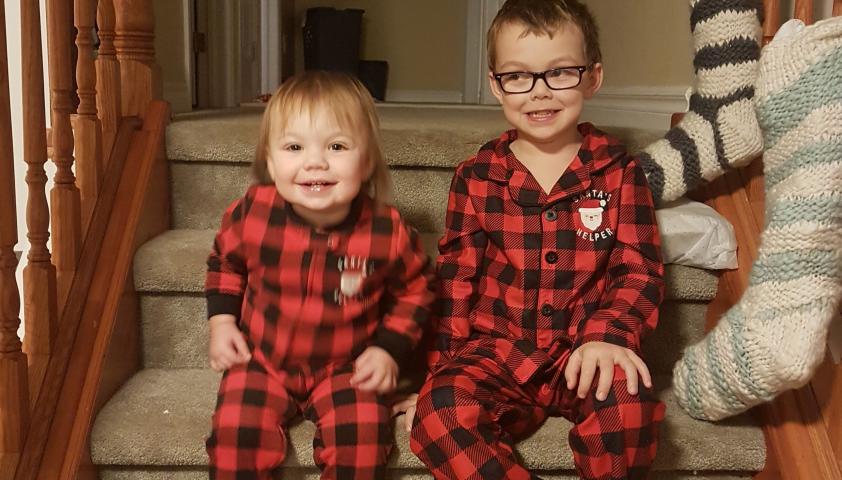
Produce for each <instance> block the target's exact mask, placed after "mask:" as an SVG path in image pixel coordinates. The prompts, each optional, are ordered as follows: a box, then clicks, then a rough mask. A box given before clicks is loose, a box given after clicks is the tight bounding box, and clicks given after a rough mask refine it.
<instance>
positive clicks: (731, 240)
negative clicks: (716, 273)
mask: <svg viewBox="0 0 842 480" xmlns="http://www.w3.org/2000/svg"><path fill="white" fill-rule="evenodd" d="M655 217H656V218H657V220H658V229H659V231H660V232H661V253H662V254H663V257H664V263H676V264H680V265H687V266H691V267H698V268H706V269H708V270H722V269H733V268H737V237H736V236H735V235H734V227H733V226H732V225H731V224H730V223H729V222H728V220H726V219H725V218H724V217H723V216H722V215H720V214H719V213H718V212H717V211H716V210H714V209H712V208H711V207H709V206H707V205H705V204H704V203H700V202H694V201H692V200H688V199H684V198H680V199H678V200H676V201H674V202H670V203H668V204H665V205H664V206H663V207H662V208H659V209H658V210H656V211H655Z"/></svg>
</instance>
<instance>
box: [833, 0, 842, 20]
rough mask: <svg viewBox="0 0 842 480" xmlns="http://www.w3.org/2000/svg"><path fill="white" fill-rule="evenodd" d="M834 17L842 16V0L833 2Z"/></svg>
mask: <svg viewBox="0 0 842 480" xmlns="http://www.w3.org/2000/svg"><path fill="white" fill-rule="evenodd" d="M833 16H834V17H839V16H842V0H833Z"/></svg>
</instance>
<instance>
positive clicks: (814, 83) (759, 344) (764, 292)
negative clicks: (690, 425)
mask: <svg viewBox="0 0 842 480" xmlns="http://www.w3.org/2000/svg"><path fill="white" fill-rule="evenodd" d="M756 106H757V113H758V117H759V119H760V125H761V127H762V129H763V136H764V141H765V143H766V152H765V153H764V156H763V162H764V168H763V171H764V179H765V183H766V220H765V222H766V226H765V228H764V230H763V233H762V234H761V243H760V248H759V251H758V257H757V259H756V260H755V262H754V265H753V267H752V270H751V273H750V275H749V287H748V289H747V290H746V292H745V293H744V294H743V297H742V298H741V299H740V301H739V303H737V304H736V305H735V306H734V307H732V308H731V309H730V310H729V311H728V312H727V313H726V314H725V316H724V317H723V318H722V319H721V320H720V321H719V324H718V325H717V326H716V327H715V328H714V329H713V330H712V331H711V332H710V333H708V335H707V336H706V337H705V338H704V339H703V340H702V341H701V342H700V343H698V344H696V345H693V346H691V347H688V348H687V349H686V350H685V351H684V356H683V358H682V359H681V360H680V361H679V362H678V363H677V364H676V366H675V369H674V371H673V373H674V386H675V393H676V396H677V397H678V400H679V403H680V404H681V406H682V407H683V408H684V409H685V410H687V412H688V413H689V414H690V415H692V416H693V417H696V418H702V419H707V420H718V419H721V418H725V417H728V416H731V415H735V414H737V413H739V412H742V411H744V410H746V409H747V408H749V407H751V406H753V405H757V404H759V403H763V402H765V401H768V400H771V399H772V398H774V397H775V396H776V395H778V394H779V393H781V392H783V391H785V390H789V389H792V388H797V387H800V386H802V385H804V384H805V383H807V382H808V381H809V380H810V378H811V377H812V376H813V374H814V373H815V370H816V368H817V367H818V365H819V364H820V363H821V361H822V359H823V358H824V352H825V346H826V342H827V331H828V326H829V325H830V322H831V320H832V319H833V318H834V317H835V316H836V315H837V312H838V307H839V304H840V300H842V17H837V18H832V19H828V20H823V21H821V22H818V23H816V24H815V25H812V26H809V27H806V28H804V29H803V30H801V31H800V32H797V33H795V34H793V35H791V36H789V37H786V38H782V39H778V38H776V39H775V41H773V42H772V43H770V44H769V45H768V46H767V47H766V48H765V49H764V50H763V54H762V57H761V59H760V74H759V78H758V82H757V97H756Z"/></svg>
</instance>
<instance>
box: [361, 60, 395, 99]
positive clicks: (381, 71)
mask: <svg viewBox="0 0 842 480" xmlns="http://www.w3.org/2000/svg"><path fill="white" fill-rule="evenodd" d="M388 78H389V64H388V63H387V62H385V61H383V60H360V82H362V84H363V85H365V88H367V89H368V91H369V93H371V96H372V97H374V98H376V99H377V100H380V101H385V100H386V80H387V79H388Z"/></svg>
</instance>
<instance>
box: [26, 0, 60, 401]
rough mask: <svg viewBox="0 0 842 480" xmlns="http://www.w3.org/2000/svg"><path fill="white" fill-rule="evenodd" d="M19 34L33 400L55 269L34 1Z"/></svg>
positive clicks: (53, 310) (54, 323)
mask: <svg viewBox="0 0 842 480" xmlns="http://www.w3.org/2000/svg"><path fill="white" fill-rule="evenodd" d="M21 35H22V36H21V50H22V56H21V60H22V66H23V69H22V72H23V81H22V87H23V98H22V101H23V118H24V122H23V156H24V160H25V161H26V163H27V165H28V169H27V172H26V183H27V185H28V191H29V193H28V201H27V204H26V225H27V230H28V234H27V237H28V238H29V245H30V246H29V255H28V257H27V260H28V261H27V266H26V268H24V270H23V291H24V308H23V311H24V318H25V322H26V335H25V336H24V345H23V347H24V348H23V350H24V352H26V354H27V358H28V361H29V376H30V380H29V386H30V397H29V398H30V399H31V400H32V401H34V400H35V399H36V398H38V391H39V389H40V387H41V381H42V379H43V374H44V370H45V368H46V365H47V362H48V361H49V356H50V352H52V347H53V343H54V341H55V335H56V329H57V328H58V318H57V315H58V314H57V303H56V302H57V300H56V269H55V267H54V266H53V264H52V261H51V258H50V251H49V249H48V248H47V240H48V239H49V237H50V233H49V227H50V212H49V208H48V206H47V195H46V193H45V188H46V183H47V174H46V173H45V171H44V164H45V163H46V161H47V132H46V130H45V129H44V126H45V125H46V118H45V114H44V68H43V59H42V55H41V12H40V7H39V4H38V2H22V3H21Z"/></svg>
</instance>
